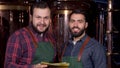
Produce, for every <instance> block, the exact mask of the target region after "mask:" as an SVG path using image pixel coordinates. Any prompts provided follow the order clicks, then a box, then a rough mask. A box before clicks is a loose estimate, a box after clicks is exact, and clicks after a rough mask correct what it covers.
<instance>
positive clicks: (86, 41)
mask: <svg viewBox="0 0 120 68" xmlns="http://www.w3.org/2000/svg"><path fill="white" fill-rule="evenodd" d="M89 40H90V37H89V36H87V38H86V39H85V41H84V43H83V44H82V46H81V48H80V52H79V54H78V61H80V60H81V56H82V53H83V51H84V49H85V46H86V45H87V43H88V42H89Z"/></svg>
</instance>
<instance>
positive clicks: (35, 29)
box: [32, 24, 48, 34]
mask: <svg viewBox="0 0 120 68" xmlns="http://www.w3.org/2000/svg"><path fill="white" fill-rule="evenodd" d="M32 27H33V30H34V31H35V32H37V33H39V34H41V33H45V32H46V31H47V30H48V28H47V29H46V30H45V31H44V32H40V31H39V30H38V29H37V27H35V26H34V25H33V24H32Z"/></svg>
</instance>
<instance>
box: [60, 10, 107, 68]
mask: <svg viewBox="0 0 120 68" xmlns="http://www.w3.org/2000/svg"><path fill="white" fill-rule="evenodd" d="M68 26H69V29H70V33H71V38H70V39H69V40H68V42H67V43H65V45H64V46H63V48H62V49H63V51H62V54H61V55H62V57H61V61H62V62H69V63H70V66H69V68H106V52H105V49H104V47H103V46H102V45H101V44H100V43H99V42H97V41H96V40H95V39H93V38H90V37H89V36H88V35H87V34H86V28H87V27H88V22H87V21H86V13H85V11H83V10H80V9H76V10H73V11H72V13H71V14H70V15H69V23H68Z"/></svg>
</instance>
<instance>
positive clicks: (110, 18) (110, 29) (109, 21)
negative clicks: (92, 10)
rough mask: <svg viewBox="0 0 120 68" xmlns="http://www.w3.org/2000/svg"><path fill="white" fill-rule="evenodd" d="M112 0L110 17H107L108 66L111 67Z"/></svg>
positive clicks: (109, 1)
mask: <svg viewBox="0 0 120 68" xmlns="http://www.w3.org/2000/svg"><path fill="white" fill-rule="evenodd" d="M111 10H112V0H108V17H107V18H108V19H107V31H106V33H107V47H108V53H107V58H108V62H107V63H108V68H111V53H112V11H111Z"/></svg>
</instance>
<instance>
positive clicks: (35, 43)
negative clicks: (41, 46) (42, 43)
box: [25, 27, 38, 48]
mask: <svg viewBox="0 0 120 68" xmlns="http://www.w3.org/2000/svg"><path fill="white" fill-rule="evenodd" d="M25 29H26V30H27V31H28V32H29V33H30V35H31V37H32V41H33V44H34V46H35V48H37V46H38V45H37V41H36V40H35V37H34V35H33V34H32V31H31V30H30V29H29V28H28V27H26V28H25Z"/></svg>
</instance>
